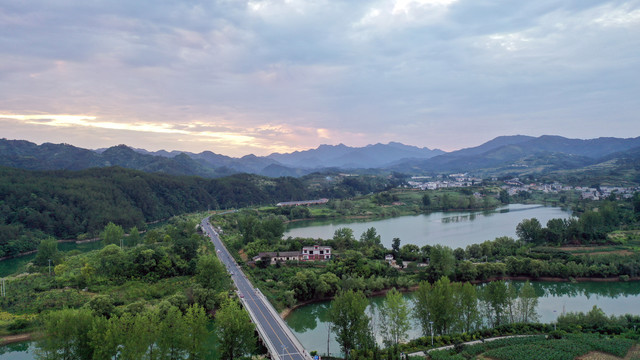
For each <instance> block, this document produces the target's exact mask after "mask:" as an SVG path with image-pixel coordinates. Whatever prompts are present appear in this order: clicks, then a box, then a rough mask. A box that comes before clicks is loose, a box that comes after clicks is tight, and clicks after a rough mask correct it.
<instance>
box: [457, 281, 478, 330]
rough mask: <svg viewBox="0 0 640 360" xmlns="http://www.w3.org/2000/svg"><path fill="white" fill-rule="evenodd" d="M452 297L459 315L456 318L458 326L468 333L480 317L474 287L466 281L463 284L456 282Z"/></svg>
mask: <svg viewBox="0 0 640 360" xmlns="http://www.w3.org/2000/svg"><path fill="white" fill-rule="evenodd" d="M454 298H455V303H456V308H457V309H458V312H459V315H460V316H459V318H458V325H459V326H458V327H459V328H460V330H461V331H462V332H465V333H468V332H470V331H471V330H473V328H474V326H475V324H476V323H477V322H478V320H479V318H480V315H479V313H478V294H477V293H476V287H475V286H473V285H471V284H470V283H468V282H466V283H464V284H460V283H457V286H456V291H455V292H454Z"/></svg>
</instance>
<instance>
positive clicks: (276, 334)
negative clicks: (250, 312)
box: [209, 225, 304, 360]
mask: <svg viewBox="0 0 640 360" xmlns="http://www.w3.org/2000/svg"><path fill="white" fill-rule="evenodd" d="M209 226H210V225H209ZM209 238H210V239H211V240H212V241H213V236H211V235H209ZM218 241H220V243H221V244H222V240H220V239H218ZM215 245H216V244H215V243H214V247H215ZM225 251H227V250H226V249H225ZM227 252H228V251H227ZM237 271H242V270H240V267H238V269H237ZM241 280H244V279H242V278H241V279H240V280H238V284H240V283H241V282H242V281H241ZM245 281H246V282H247V283H248V282H249V280H245ZM234 283H235V281H234ZM243 285H245V286H249V285H248V284H243ZM249 289H252V287H251V286H249ZM252 290H253V289H252ZM254 291H255V290H254ZM250 292H251V291H250ZM249 298H250V299H251V301H253V304H254V305H255V307H257V308H258V311H260V314H261V315H262V318H263V319H264V320H265V321H266V322H267V325H269V327H270V328H271V331H273V334H274V335H275V336H276V338H278V341H280V345H282V346H283V348H284V349H285V350H286V352H287V354H288V355H289V358H291V360H293V359H294V358H293V355H292V354H291V353H290V352H289V349H288V348H287V347H286V346H285V344H284V342H283V341H282V339H280V336H278V333H277V332H276V330H275V329H274V328H273V326H271V322H270V321H269V320H268V319H267V317H266V315H265V314H264V312H262V309H261V308H260V306H258V303H256V301H255V299H254V297H253V296H249ZM245 299H246V298H245ZM263 305H264V306H265V307H266V306H267V305H266V304H263ZM272 319H273V321H276V322H277V321H278V320H276V319H275V318H273V317H272ZM283 331H284V330H283ZM264 335H265V336H267V334H264ZM291 345H293V346H295V344H293V343H292V342H291ZM293 354H298V355H301V353H300V352H295V353H293ZM276 355H278V356H280V354H276ZM282 355H283V356H284V353H283V354H282ZM303 358H304V356H303Z"/></svg>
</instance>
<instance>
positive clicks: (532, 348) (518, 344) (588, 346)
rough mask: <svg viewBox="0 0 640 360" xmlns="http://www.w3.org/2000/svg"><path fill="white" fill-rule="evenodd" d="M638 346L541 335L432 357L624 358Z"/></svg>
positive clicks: (436, 359)
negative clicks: (591, 355)
mask: <svg viewBox="0 0 640 360" xmlns="http://www.w3.org/2000/svg"><path fill="white" fill-rule="evenodd" d="M634 343H635V342H634V341H633V340H630V339H626V338H623V337H610V336H606V335H600V334H567V335H564V336H563V337H562V338H560V339H555V338H547V337H546V336H544V335H539V336H529V337H518V338H509V339H500V340H495V341H490V342H484V343H481V344H477V345H469V346H462V347H458V348H457V350H458V351H459V352H458V351H456V350H455V349H452V350H438V351H432V352H430V353H429V357H430V358H431V359H433V360H454V359H455V360H462V359H487V358H489V359H495V360H528V359H538V360H573V359H575V358H577V357H578V356H582V355H585V354H587V353H590V352H600V353H605V354H610V355H613V356H617V357H620V358H623V357H625V356H626V355H627V353H628V352H629V350H630V349H631V347H632V346H633V345H634Z"/></svg>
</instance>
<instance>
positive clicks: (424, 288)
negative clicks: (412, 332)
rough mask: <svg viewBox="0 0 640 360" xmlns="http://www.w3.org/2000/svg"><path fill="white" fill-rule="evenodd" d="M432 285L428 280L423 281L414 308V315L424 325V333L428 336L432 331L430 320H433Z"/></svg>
mask: <svg viewBox="0 0 640 360" xmlns="http://www.w3.org/2000/svg"><path fill="white" fill-rule="evenodd" d="M431 291H432V286H431V284H429V283H428V282H426V281H421V282H420V284H419V285H418V290H417V291H416V304H415V307H414V309H413V311H414V317H415V318H416V319H417V320H418V323H420V326H421V327H422V335H424V336H428V335H429V334H430V332H431V326H430V322H431V321H433V315H432V310H433V308H432V306H433V305H432V304H431V300H432V296H431Z"/></svg>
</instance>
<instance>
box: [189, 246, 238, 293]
mask: <svg viewBox="0 0 640 360" xmlns="http://www.w3.org/2000/svg"><path fill="white" fill-rule="evenodd" d="M195 277H196V281H197V282H198V283H199V284H200V285H202V287H204V288H207V289H212V290H214V291H221V290H226V289H228V288H229V286H230V279H229V275H227V271H226V270H225V268H224V265H222V262H220V260H219V259H218V258H217V257H216V256H215V255H205V256H200V257H199V258H198V263H197V264H196V276H195Z"/></svg>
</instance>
